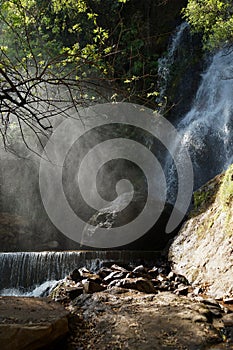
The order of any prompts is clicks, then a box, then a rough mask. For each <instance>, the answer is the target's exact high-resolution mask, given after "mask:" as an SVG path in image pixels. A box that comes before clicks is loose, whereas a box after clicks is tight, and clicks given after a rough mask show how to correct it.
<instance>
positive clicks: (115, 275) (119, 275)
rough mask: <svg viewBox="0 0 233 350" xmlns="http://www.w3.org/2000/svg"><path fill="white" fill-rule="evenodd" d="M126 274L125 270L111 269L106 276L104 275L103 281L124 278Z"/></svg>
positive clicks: (108, 281)
mask: <svg viewBox="0 0 233 350" xmlns="http://www.w3.org/2000/svg"><path fill="white" fill-rule="evenodd" d="M125 275H126V273H125V272H119V271H113V272H111V273H110V274H109V275H108V276H106V277H105V278H104V279H103V281H104V282H107V283H110V282H111V281H113V280H115V279H121V278H124V277H125Z"/></svg>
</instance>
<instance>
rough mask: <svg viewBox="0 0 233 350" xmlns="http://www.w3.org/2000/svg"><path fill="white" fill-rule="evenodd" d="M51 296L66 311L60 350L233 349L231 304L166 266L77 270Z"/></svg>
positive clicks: (232, 305)
mask: <svg viewBox="0 0 233 350" xmlns="http://www.w3.org/2000/svg"><path fill="white" fill-rule="evenodd" d="M50 297H51V298H52V299H53V300H56V301H58V302H60V303H61V304H63V305H64V307H65V308H66V309H67V310H68V311H69V312H70V322H69V324H70V333H69V337H68V339H67V342H66V344H65V345H64V349H68V350H74V349H76V350H77V349H79V350H86V349H96V350H107V349H109V350H110V349H111V350H112V349H114V350H118V349H126V350H127V349H128V350H136V349H142V350H153V349H154V350H161V349H171V350H195V349H196V350H199V349H200V350H201V349H212V346H214V344H218V348H215V349H233V312H232V311H233V300H230V299H229V300H225V302H226V303H224V302H223V300H221V301H216V300H214V299H211V298H207V297H206V296H205V295H204V294H203V290H202V289H201V288H199V287H195V286H191V285H190V284H189V283H188V281H187V280H186V278H185V277H183V276H181V275H177V274H175V273H174V272H173V271H171V270H170V266H169V265H168V263H164V262H158V263H157V264H156V266H153V267H152V268H149V267H145V266H143V265H140V266H137V267H136V268H133V267H130V266H124V267H123V266H118V265H115V264H114V265H112V266H111V267H108V266H104V267H102V268H101V269H99V271H95V272H92V271H89V270H87V269H86V268H81V269H77V270H74V271H73V272H72V273H71V274H70V276H68V277H67V278H66V279H65V280H63V281H61V282H60V283H59V284H58V285H57V286H56V288H55V289H54V290H53V291H52V293H51V294H50ZM227 303H228V304H227ZM213 349H214V348H213Z"/></svg>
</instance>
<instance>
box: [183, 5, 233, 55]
mask: <svg viewBox="0 0 233 350" xmlns="http://www.w3.org/2000/svg"><path fill="white" fill-rule="evenodd" d="M183 11H184V17H185V18H186V19H187V21H188V22H189V23H190V24H191V26H192V27H193V29H194V30H195V31H198V32H201V33H202V35H203V42H204V47H205V48H208V49H213V48H219V47H222V46H223V45H229V44H232V42H233V4H232V1H231V0H201V1H200V0H189V1H188V5H187V7H186V8H185V9H184V10H183Z"/></svg>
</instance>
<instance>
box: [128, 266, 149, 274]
mask: <svg viewBox="0 0 233 350" xmlns="http://www.w3.org/2000/svg"><path fill="white" fill-rule="evenodd" d="M132 272H134V273H143V274H146V273H147V270H146V268H145V267H144V266H143V265H139V266H137V267H135V268H134V269H133V271H132Z"/></svg>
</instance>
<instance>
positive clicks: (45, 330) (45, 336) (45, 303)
mask: <svg viewBox="0 0 233 350" xmlns="http://www.w3.org/2000/svg"><path fill="white" fill-rule="evenodd" d="M67 317H68V312H67V311H66V310H65V309H64V308H63V307H62V306H61V305H60V304H58V303H55V302H52V301H51V300H49V299H47V298H23V297H20V298H18V297H0V321H1V322H0V341H1V350H10V349H14V350H34V349H39V348H42V347H44V348H45V347H49V346H50V345H51V344H52V343H54V342H55V341H57V340H61V339H62V338H64V337H65V336H66V334H67V333H68V318H67Z"/></svg>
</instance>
